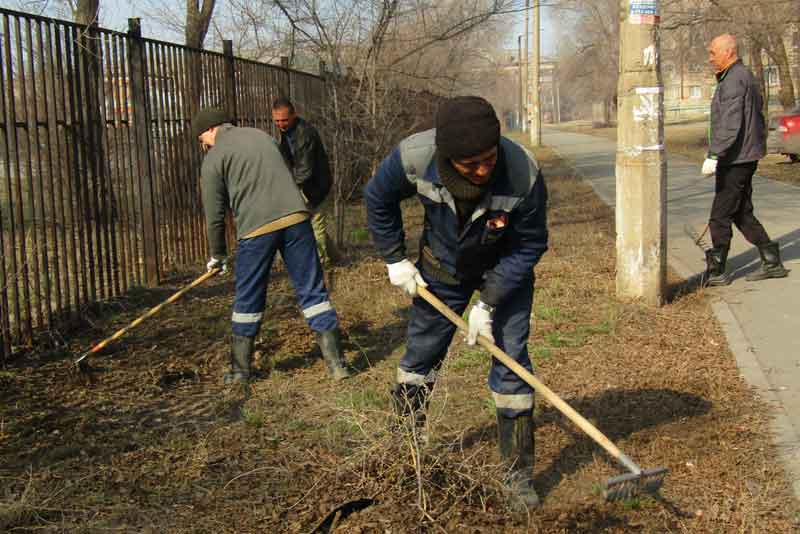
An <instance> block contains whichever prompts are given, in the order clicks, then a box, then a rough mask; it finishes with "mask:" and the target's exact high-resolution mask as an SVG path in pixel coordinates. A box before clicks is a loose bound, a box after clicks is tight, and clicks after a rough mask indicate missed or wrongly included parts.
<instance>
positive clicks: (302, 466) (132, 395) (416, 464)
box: [0, 150, 798, 533]
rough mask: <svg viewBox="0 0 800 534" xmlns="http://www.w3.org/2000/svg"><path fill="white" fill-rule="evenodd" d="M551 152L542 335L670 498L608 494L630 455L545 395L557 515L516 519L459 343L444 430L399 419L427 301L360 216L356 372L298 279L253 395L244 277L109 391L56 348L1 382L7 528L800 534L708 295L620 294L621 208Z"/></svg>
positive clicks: (564, 370)
mask: <svg viewBox="0 0 800 534" xmlns="http://www.w3.org/2000/svg"><path fill="white" fill-rule="evenodd" d="M537 155H538V156H539V158H540V160H541V161H542V162H543V164H544V166H545V173H546V176H547V177H548V185H549V190H550V203H551V209H550V228H551V250H550V251H549V252H548V253H547V254H546V256H545V258H544V259H543V261H542V263H541V265H540V266H539V267H538V268H537V293H536V297H535V303H534V328H533V332H532V336H531V340H530V352H531V354H532V356H533V359H534V361H535V364H536V366H537V369H538V371H537V372H538V374H539V376H540V378H541V379H542V380H543V381H544V382H545V383H546V384H548V385H549V386H550V387H551V388H552V389H553V390H555V391H556V392H557V393H558V394H559V395H562V396H564V397H565V398H566V399H567V400H568V401H569V402H570V404H572V405H573V406H574V407H575V408H576V409H577V410H578V411H580V412H581V413H583V414H584V415H586V416H587V417H588V418H589V419H590V420H592V421H594V422H595V423H596V424H597V425H598V426H599V427H600V428H601V429H602V430H603V431H604V432H605V433H606V434H607V435H608V436H609V437H610V438H611V439H613V440H615V441H616V442H617V443H618V444H619V445H620V447H621V448H622V449H623V450H624V451H625V452H626V453H628V454H629V455H630V456H631V457H633V458H634V459H635V460H636V461H638V462H640V463H641V465H643V466H645V467H655V466H660V465H664V466H667V467H669V468H670V470H671V471H670V475H669V477H668V478H667V481H666V483H665V486H664V488H663V490H662V495H661V497H660V498H659V499H653V498H642V499H640V500H634V501H628V502H624V503H616V504H607V503H604V502H602V500H601V499H600V497H599V496H598V494H597V493H598V488H599V486H598V484H599V483H600V482H601V481H603V480H604V479H605V478H607V477H608V476H611V475H614V474H617V473H619V472H620V468H619V467H618V466H617V465H615V463H614V461H613V460H611V459H610V458H608V457H607V456H605V455H604V454H603V453H602V452H601V451H600V449H599V447H597V446H596V445H595V444H593V443H592V442H591V441H590V440H589V439H588V438H587V437H585V436H584V435H582V434H581V433H580V432H579V431H578V430H577V429H576V428H575V427H574V426H573V425H571V424H570V423H569V421H567V420H566V419H565V418H564V417H562V416H561V415H560V414H559V413H557V412H556V411H554V410H553V409H552V408H551V407H549V406H546V405H545V404H544V403H542V402H539V403H538V406H537V410H536V420H537V424H538V430H537V434H536V438H537V466H536V471H535V475H536V484H537V489H538V490H539V492H540V494H541V495H542V496H543V497H544V507H543V508H542V509H541V510H537V511H534V512H533V513H531V514H530V515H527V514H519V513H516V512H514V511H513V510H511V509H510V508H509V507H508V503H507V501H506V498H505V495H504V493H503V491H502V487H501V484H500V483H499V480H501V479H502V476H503V472H502V470H501V469H500V467H499V465H498V463H499V459H498V456H497V452H496V439H495V436H494V433H495V427H494V407H493V406H492V403H491V397H490V395H489V393H488V388H487V385H486V376H487V373H488V369H489V365H490V362H489V357H488V355H487V354H486V353H485V352H483V351H482V350H476V349H474V348H472V347H467V346H465V345H464V344H463V343H462V342H461V340H460V337H459V339H457V342H456V343H454V344H453V346H452V347H451V350H450V354H449V356H448V358H447V360H446V363H445V365H444V367H443V369H442V372H441V375H440V379H439V382H438V384H437V387H436V389H435V391H434V394H433V398H432V404H431V409H430V414H431V419H432V420H431V423H430V425H429V428H428V431H429V432H428V433H429V436H430V442H429V443H428V444H424V443H423V442H422V441H421V440H420V439H419V438H420V436H416V435H414V434H413V433H410V432H407V431H401V432H390V431H389V419H390V418H389V413H388V406H389V386H390V384H391V383H392V382H393V378H394V372H395V367H396V364H397V360H398V358H399V357H400V355H401V354H402V352H403V345H404V341H405V323H406V321H407V318H408V305H409V301H408V299H407V298H406V297H405V296H404V295H403V294H402V293H401V292H399V291H396V290H395V289H394V288H392V287H391V286H390V285H389V283H388V281H387V280H386V273H385V266H384V265H383V262H382V261H381V260H380V259H378V258H377V257H376V256H375V255H374V253H373V252H372V248H371V246H370V244H369V242H368V241H366V239H365V232H364V228H365V225H364V213H363V208H361V206H354V207H353V210H352V212H351V213H350V215H351V220H350V228H351V229H350V235H351V238H352V241H353V245H352V246H351V247H350V248H349V250H348V251H347V253H348V257H349V258H351V263H349V264H347V265H343V266H339V267H337V268H336V269H334V271H333V273H332V275H333V282H334V283H333V285H334V287H335V290H334V300H335V303H336V305H337V308H338V310H339V313H340V316H341V319H342V326H343V330H344V333H345V345H346V350H347V355H348V358H349V359H350V361H351V362H352V363H353V364H354V365H355V366H356V367H357V368H359V369H360V370H361V372H360V373H359V374H358V375H357V376H355V377H354V378H352V379H351V380H348V381H346V382H344V383H342V384H333V383H332V382H331V381H329V380H328V379H327V377H326V374H325V371H324V367H323V365H322V362H321V361H320V359H319V358H318V356H317V355H316V353H315V352H314V349H313V336H312V335H311V334H310V332H309V331H308V329H307V327H306V326H305V323H304V322H303V320H302V318H301V317H300V315H299V312H298V310H297V308H296V306H295V305H294V304H293V300H292V293H291V289H290V285H289V283H288V280H287V279H286V278H285V275H283V274H282V273H279V274H278V275H277V276H276V277H275V280H274V283H273V284H272V285H271V286H270V292H269V294H268V302H269V309H268V313H267V317H268V319H267V321H266V323H265V325H264V327H263V330H262V336H261V338H260V340H259V342H258V344H257V349H258V351H259V353H260V355H261V356H260V365H261V366H262V367H263V368H264V369H271V374H270V375H269V376H268V377H265V378H262V379H261V380H259V381H257V382H255V383H254V384H253V386H252V388H251V389H250V390H249V391H241V390H236V389H233V390H226V389H225V388H223V387H222V386H221V385H220V384H219V377H220V375H221V373H222V371H223V369H224V367H225V365H226V360H227V342H226V336H227V334H228V329H229V322H228V321H229V317H230V313H229V307H230V303H231V296H232V283H231V280H230V279H229V278H228V279H218V280H215V281H214V283H212V284H210V285H208V286H206V287H203V288H199V289H198V290H197V291H196V292H194V293H191V294H190V295H189V296H188V298H187V299H186V300H184V301H182V302H181V303H180V304H178V305H176V306H175V307H173V308H167V309H165V311H164V312H162V314H160V315H159V316H158V317H157V318H154V319H153V320H152V321H151V322H150V323H148V326H143V327H142V328H141V329H140V330H138V331H135V332H133V333H131V334H130V335H129V336H128V337H127V338H125V340H124V342H123V343H121V344H120V345H119V346H118V347H117V348H116V350H115V352H113V353H110V354H106V355H104V356H102V357H99V358H96V359H95V360H94V365H95V366H97V367H100V368H101V372H100V373H99V374H98V381H97V383H96V384H95V385H94V386H93V387H92V388H88V389H87V388H85V387H83V386H80V385H78V384H77V383H76V382H74V381H71V380H68V379H66V377H67V374H66V370H67V368H68V366H69V362H68V361H63V360H55V361H47V360H46V359H43V358H42V357H41V356H40V355H37V354H32V355H30V357H29V358H27V359H25V360H24V361H20V362H18V364H19V365H18V367H15V368H12V369H8V370H7V371H6V372H4V373H3V374H0V420H2V421H5V427H4V432H2V433H0V477H2V480H3V486H4V492H3V494H2V495H0V502H2V503H3V507H2V508H0V518H2V519H0V520H3V521H6V523H5V527H6V528H7V529H9V530H10V529H11V528H17V529H20V530H27V529H37V530H42V531H45V532H63V531H87V532H95V531H104V530H114V531H122V532H311V531H312V530H314V529H315V528H316V527H318V526H319V527H321V529H320V530H318V531H320V532H324V531H326V530H325V529H327V531H335V532H339V533H356V532H359V533H367V532H385V531H389V530H390V531H392V532H498V531H503V532H511V533H515V532H519V533H521V532H569V533H583V532H600V531H602V532H615V533H629V532H659V533H661V532H691V533H697V532H702V533H704V532H713V533H717V532H719V533H728V532H747V533H762V532H789V531H792V530H793V529H796V528H797V527H798V523H797V522H796V518H797V514H798V508H797V506H796V503H795V502H794V501H793V500H792V498H791V497H790V495H789V493H788V491H787V484H786V481H785V479H784V477H783V473H782V471H781V470H780V469H779V467H778V465H777V462H776V461H775V458H776V454H775V450H774V447H773V445H772V443H771V441H770V436H769V425H768V413H769V412H768V408H767V407H766V406H764V405H763V404H762V403H761V402H760V401H759V400H758V399H757V398H756V397H755V396H754V395H753V393H752V392H751V391H750V389H749V388H748V387H747V385H746V384H745V383H744V382H743V381H742V379H741V378H740V376H739V373H738V370H737V368H736V365H735V362H734V359H733V357H732V356H731V354H730V353H729V352H728V350H727V348H726V346H725V338H724V336H723V334H722V332H721V330H720V328H719V327H718V325H717V324H716V323H715V321H714V318H713V315H712V313H711V311H710V309H709V306H708V303H707V301H706V297H705V295H704V294H703V293H702V292H699V293H698V292H695V293H686V292H682V289H681V288H682V287H683V286H682V285H681V282H682V281H681V280H679V279H678V278H676V277H674V276H671V277H670V282H671V284H673V288H674V294H675V296H674V298H673V299H672V301H671V303H670V304H668V305H667V306H664V307H663V308H660V309H651V308H647V307H643V306H639V305H637V304H636V303H620V302H617V301H616V300H615V298H614V257H613V251H614V237H613V217H612V213H611V212H610V210H609V209H608V208H607V207H606V206H605V205H604V204H602V202H600V201H599V200H598V199H597V198H596V197H595V195H594V194H593V192H592V190H591V187H590V186H588V185H586V184H584V183H582V182H580V181H579V180H576V179H575V178H574V177H573V176H572V175H571V173H570V172H569V170H568V169H566V168H564V167H563V166H562V165H561V162H560V161H558V160H557V159H556V158H555V157H554V156H553V154H552V153H551V152H549V151H547V150H543V151H539V153H538V154H537ZM405 213H406V228H407V231H408V232H409V233H410V234H411V237H415V236H416V235H417V233H418V231H419V228H420V225H421V215H422V214H421V211H420V209H419V207H418V206H417V204H416V203H414V202H410V203H409V204H408V206H407V209H406V210H405ZM409 250H415V245H413V244H412V245H410V246H409ZM183 282H184V280H183V279H176V280H175V286H176V287H177V286H179V285H181V283H183ZM172 290H174V287H164V288H160V289H159V290H156V291H152V292H140V293H136V294H134V295H132V296H131V297H129V298H128V299H126V300H121V301H118V302H116V303H114V304H112V305H109V306H108V307H107V308H106V313H104V314H103V315H102V316H99V317H95V318H93V321H94V324H95V325H96V329H95V330H93V331H87V332H84V333H83V334H82V335H81V336H79V337H77V338H75V339H74V340H72V349H73V352H74V353H75V354H79V353H80V352H81V350H82V349H84V348H85V347H86V346H88V345H89V344H90V343H91V341H93V340H95V339H97V338H101V337H104V336H105V335H106V334H107V332H109V331H111V330H112V329H113V328H114V327H118V326H121V325H124V324H126V323H127V322H128V321H129V320H130V319H131V318H132V317H135V316H136V315H138V314H139V313H140V312H141V311H142V309H143V308H145V307H147V306H149V305H152V304H153V303H156V302H159V301H161V300H163V298H164V296H165V295H168V294H169V293H170V292H171V291H172ZM34 490H37V491H34ZM359 499H372V501H371V503H370V501H364V502H362V503H361V504H360V505H359V504H358V502H357V501H358V500H359ZM21 503H24V506H23V507H20V505H21ZM364 503H368V505H365V504H364ZM343 504H345V505H347V506H344V507H343V508H342V505H343ZM360 506H365V507H364V508H363V509H362V510H360V511H354V509H356V508H359V507H360ZM351 508H352V509H353V510H351ZM8 510H14V515H12V514H11V513H5V514H3V513H2V512H4V511H8ZM336 510H339V513H338V514H337V513H333V512H334V511H336ZM19 512H24V513H19ZM351 512H352V513H351ZM8 518H11V519H8Z"/></svg>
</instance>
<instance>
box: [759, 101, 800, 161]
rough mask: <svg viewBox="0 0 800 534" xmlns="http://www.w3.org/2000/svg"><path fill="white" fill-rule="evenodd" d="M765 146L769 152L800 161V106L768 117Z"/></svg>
mask: <svg viewBox="0 0 800 534" xmlns="http://www.w3.org/2000/svg"><path fill="white" fill-rule="evenodd" d="M767 147H768V148H769V152H770V153H773V154H784V155H786V156H789V159H791V160H792V162H793V163H797V162H800V107H797V108H795V109H793V110H791V111H789V112H786V113H783V114H781V115H777V116H775V117H773V118H772V119H770V121H769V136H768V138H767Z"/></svg>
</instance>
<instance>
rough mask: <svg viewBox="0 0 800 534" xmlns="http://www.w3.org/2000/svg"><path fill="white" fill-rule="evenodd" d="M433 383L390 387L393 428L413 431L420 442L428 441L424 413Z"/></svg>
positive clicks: (426, 409)
mask: <svg viewBox="0 0 800 534" xmlns="http://www.w3.org/2000/svg"><path fill="white" fill-rule="evenodd" d="M432 390H433V383H430V384H424V385H422V386H414V385H411V384H395V385H394V388H392V412H393V414H394V417H393V424H392V425H391V426H392V429H393V430H399V429H404V430H407V431H410V432H413V433H414V434H415V435H416V436H418V439H419V441H420V442H422V443H427V442H428V435H427V432H426V431H425V421H426V417H427V416H426V414H427V411H428V403H429V400H430V394H431V391H432Z"/></svg>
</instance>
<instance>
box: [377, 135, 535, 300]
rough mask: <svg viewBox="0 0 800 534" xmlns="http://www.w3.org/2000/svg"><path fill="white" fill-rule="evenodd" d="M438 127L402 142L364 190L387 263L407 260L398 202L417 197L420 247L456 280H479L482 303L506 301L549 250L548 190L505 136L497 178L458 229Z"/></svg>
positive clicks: (530, 160)
mask: <svg viewBox="0 0 800 534" xmlns="http://www.w3.org/2000/svg"><path fill="white" fill-rule="evenodd" d="M434 140H435V130H427V131H425V132H421V133H418V134H416V135H413V136H411V137H408V138H406V139H405V140H403V141H402V142H401V143H400V145H399V146H398V147H397V148H395V149H394V150H393V151H392V153H391V154H390V155H389V156H388V157H387V158H386V159H385V160H384V161H383V162H382V163H381V165H380V166H379V168H378V170H377V172H376V174H375V176H374V177H373V178H372V179H371V180H370V182H369V183H368V184H367V186H366V187H365V190H364V198H365V202H366V205H367V218H368V222H369V227H370V231H371V232H372V235H373V239H374V241H375V244H376V246H377V247H378V249H379V250H380V252H381V253H382V255H383V257H384V259H385V260H386V262H387V263H395V262H397V261H400V260H402V259H404V258H405V257H406V248H405V233H404V231H403V220H402V216H401V212H400V202H401V201H402V200H403V199H406V198H409V197H411V196H413V195H414V194H416V195H417V197H418V198H419V200H420V202H422V205H423V207H424V208H425V222H424V229H423V235H422V242H423V243H425V244H427V246H428V247H429V248H430V251H431V252H432V255H433V256H434V257H435V259H436V260H438V262H439V264H440V267H441V268H442V269H444V270H445V271H447V273H449V274H450V275H451V276H452V277H453V278H455V279H456V280H461V281H465V280H475V279H477V278H480V277H482V278H483V283H482V286H481V300H483V301H484V302H486V303H487V304H490V305H497V304H499V303H501V302H502V301H503V300H504V299H505V298H506V297H507V296H508V295H509V294H510V293H511V292H512V291H514V290H515V288H516V287H517V286H518V285H519V284H520V283H522V282H523V281H524V280H526V279H529V278H530V277H532V276H533V267H534V266H535V265H536V263H537V262H538V261H539V259H540V258H541V256H542V254H544V252H545V251H546V250H547V237H548V236H547V218H546V203H547V190H546V188H545V184H544V179H543V178H542V176H541V172H540V171H539V167H538V165H537V163H536V160H535V159H534V158H533V156H532V155H531V154H530V153H529V152H528V151H527V150H525V149H524V148H523V147H521V146H520V145H518V144H517V143H514V142H513V141H511V140H510V139H507V138H505V137H502V138H501V140H500V147H499V148H500V150H499V154H498V162H497V166H496V167H495V170H494V174H495V176H494V179H493V181H492V183H491V185H490V187H489V191H488V192H487V194H486V195H485V196H484V197H483V198H482V199H481V201H480V202H479V204H478V205H477V207H476V208H475V211H474V212H473V213H472V215H471V217H470V219H469V221H467V223H466V224H465V225H464V227H463V228H462V229H460V230H459V222H458V215H457V212H456V206H455V200H454V199H453V196H452V195H451V194H450V192H449V191H448V190H447V189H446V188H445V187H444V186H443V185H442V182H441V180H440V178H439V174H438V171H437V169H436V157H435V154H436V147H435V142H434Z"/></svg>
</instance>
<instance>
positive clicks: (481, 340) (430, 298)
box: [417, 285, 642, 474]
mask: <svg viewBox="0 0 800 534" xmlns="http://www.w3.org/2000/svg"><path fill="white" fill-rule="evenodd" d="M417 294H418V295H419V296H421V297H422V298H423V299H425V301H427V302H428V304H430V305H431V306H433V307H434V308H436V309H437V310H438V311H439V312H440V313H441V314H442V315H444V316H445V317H447V318H448V319H450V321H451V322H452V323H453V324H455V325H456V326H457V327H458V328H460V329H461V330H463V331H464V332H467V331H468V330H469V327H468V325H467V322H466V321H464V319H462V318H461V317H460V316H459V315H458V314H457V313H456V312H454V311H453V310H451V309H450V307H448V306H447V305H446V304H445V303H444V302H442V301H441V300H439V298H438V297H437V296H436V295H434V294H433V293H431V292H430V291H428V289H427V288H425V287H423V286H420V285H418V286H417ZM478 344H479V345H481V346H482V347H483V348H485V349H486V350H488V351H489V352H490V353H491V354H492V356H494V357H495V358H497V359H498V360H500V362H502V363H503V365H505V366H506V367H508V368H509V369H511V370H512V371H514V373H516V374H517V376H519V377H520V378H521V379H523V380H524V381H525V382H527V383H528V384H529V385H530V386H531V387H532V388H533V389H535V390H536V391H537V392H538V393H539V394H540V395H542V396H543V397H544V398H545V400H547V402H549V403H550V404H552V405H553V406H555V407H556V408H557V409H558V411H560V412H561V413H563V414H564V415H565V416H567V417H568V418H569V419H570V420H571V421H572V422H573V423H575V424H576V425H578V427H579V428H580V429H581V430H583V431H584V432H585V433H586V434H588V435H589V437H591V438H592V439H593V440H595V441H596V442H597V443H598V444H599V445H600V446H601V447H603V448H604V449H605V450H606V452H608V454H610V455H611V456H613V457H614V458H616V459H617V460H618V461H619V462H620V463H621V464H622V465H624V466H625V467H626V468H627V469H628V470H630V471H631V472H633V473H636V474H639V473H641V471H642V469H641V468H640V467H639V466H637V465H636V464H635V463H633V461H632V460H631V459H630V458H628V457H627V456H626V455H625V454H624V453H623V452H622V451H621V450H619V448H618V447H617V446H616V445H614V443H613V442H612V441H611V440H610V439H608V438H607V437H606V436H605V434H603V433H602V432H600V431H599V430H598V429H597V427H595V426H594V425H593V424H592V423H590V422H589V421H588V420H587V419H586V418H585V417H583V416H582V415H581V414H579V413H578V412H576V411H575V409H574V408H573V407H572V406H570V405H569V404H567V403H566V402H564V400H562V399H561V397H559V396H558V395H556V394H555V393H554V392H553V390H551V389H550V388H548V387H547V386H545V385H544V384H543V383H542V382H540V381H539V379H538V378H536V377H535V376H534V375H533V373H531V372H530V371H528V370H527V369H525V368H524V367H522V366H521V365H520V364H518V363H517V362H516V361H515V360H514V359H513V358H511V356H509V355H508V354H506V353H505V352H503V351H502V350H500V348H499V347H498V346H497V345H495V344H494V343H492V342H491V341H489V340H488V339H486V338H485V337H484V336H478Z"/></svg>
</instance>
